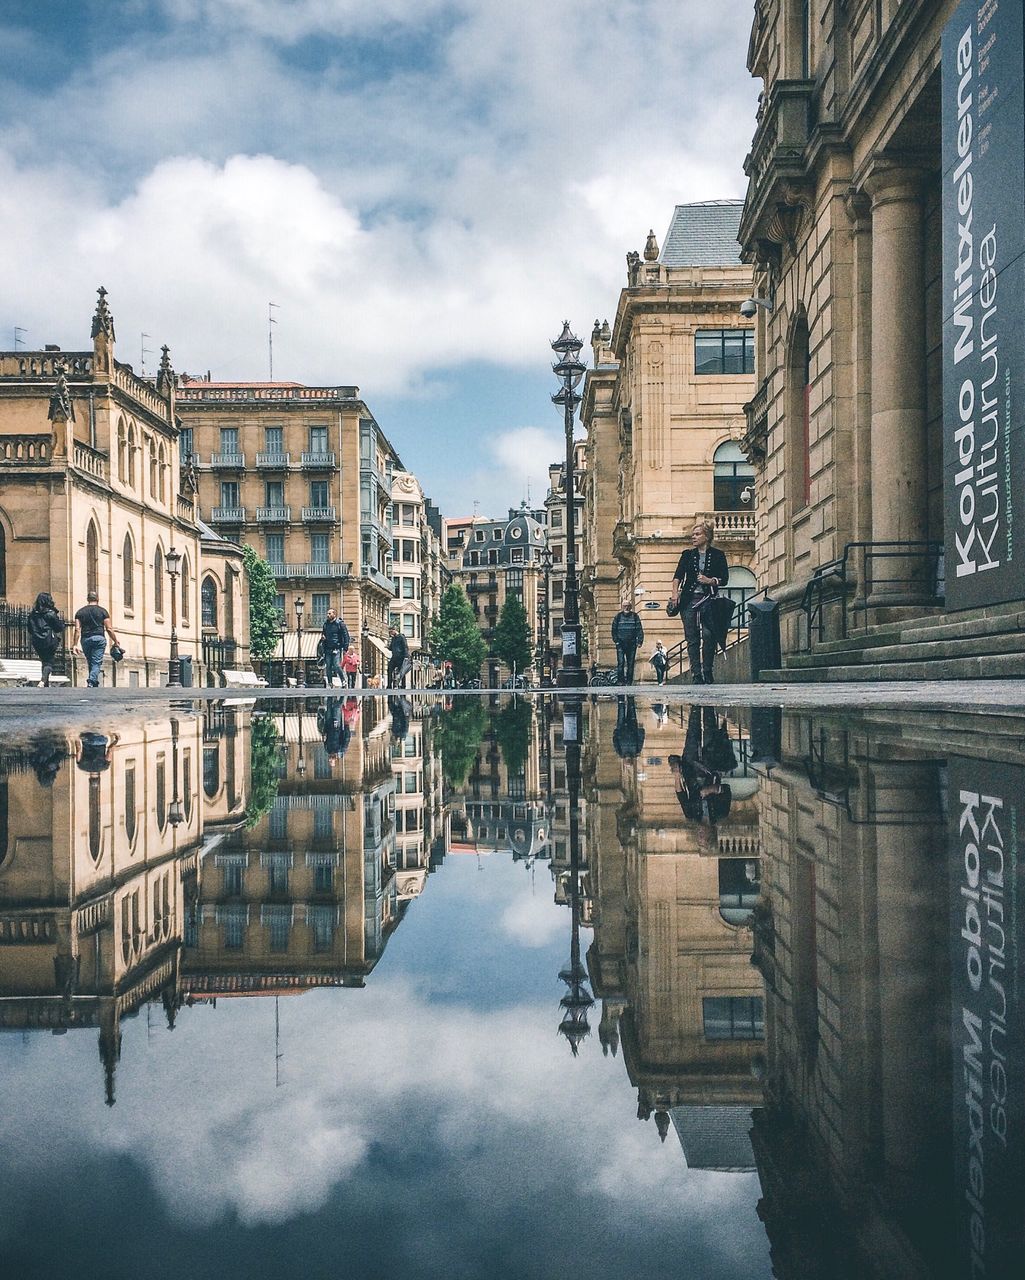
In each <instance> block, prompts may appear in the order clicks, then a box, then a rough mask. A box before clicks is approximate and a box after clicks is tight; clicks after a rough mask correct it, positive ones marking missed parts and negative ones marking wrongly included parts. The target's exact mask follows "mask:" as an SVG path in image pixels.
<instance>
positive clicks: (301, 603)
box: [295, 596, 306, 689]
mask: <svg viewBox="0 0 1025 1280" xmlns="http://www.w3.org/2000/svg"><path fill="white" fill-rule="evenodd" d="M305 608H306V601H305V600H304V599H303V598H302V596H296V598H295V630H296V645H297V656H298V659H299V664H298V666H297V668H296V673H295V683H296V687H297V688H299V689H305V688H306V661H305V659H304V658H303V610H304V609H305Z"/></svg>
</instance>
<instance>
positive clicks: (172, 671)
mask: <svg viewBox="0 0 1025 1280" xmlns="http://www.w3.org/2000/svg"><path fill="white" fill-rule="evenodd" d="M181 562H182V557H181V552H180V551H175V549H174V547H170V548H169V549H168V552H167V555H166V556H164V567H165V568H166V569H167V576H168V577H169V578H170V579H171V655H170V658H169V659H168V662H167V687H168V688H169V689H180V688H181V683H182V664H181V661H180V659H179V657H178V591H177V584H178V571H179V570H180V568H181Z"/></svg>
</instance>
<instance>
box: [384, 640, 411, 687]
mask: <svg viewBox="0 0 1025 1280" xmlns="http://www.w3.org/2000/svg"><path fill="white" fill-rule="evenodd" d="M388 652H389V653H390V654H391V657H390V658H389V659H388V688H389V689H396V688H403V687H404V686H405V682H406V672H407V671H408V670H409V666H408V663H409V645H408V644H407V643H406V637H405V636H404V635H403V634H402V633H401V632H400V631H399V629H398V627H389V628H388Z"/></svg>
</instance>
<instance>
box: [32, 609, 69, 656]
mask: <svg viewBox="0 0 1025 1280" xmlns="http://www.w3.org/2000/svg"><path fill="white" fill-rule="evenodd" d="M28 633H29V638H30V640H31V641H32V648H33V649H35V651H36V653H37V654H38V655H39V657H41V658H52V657H53V655H54V654H55V653H56V652H57V650H58V649H59V648H60V642H61V639H62V638H63V635H64V623H63V621H62V619H61V616H60V614H59V613H58V612H57V610H56V609H46V608H43V609H36V608H33V610H32V612H31V613H30V614H29V615H28Z"/></svg>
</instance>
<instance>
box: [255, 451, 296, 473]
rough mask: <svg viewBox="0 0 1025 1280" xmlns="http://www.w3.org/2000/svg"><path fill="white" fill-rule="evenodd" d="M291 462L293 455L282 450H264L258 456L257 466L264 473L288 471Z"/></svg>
mask: <svg viewBox="0 0 1025 1280" xmlns="http://www.w3.org/2000/svg"><path fill="white" fill-rule="evenodd" d="M291 462H292V455H291V454H290V453H282V452H281V451H280V450H274V449H271V450H264V451H263V452H262V453H258V454H257V455H256V465H257V466H258V467H259V468H260V469H261V470H263V471H286V470H287V469H288V467H289V466H290V465H291Z"/></svg>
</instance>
